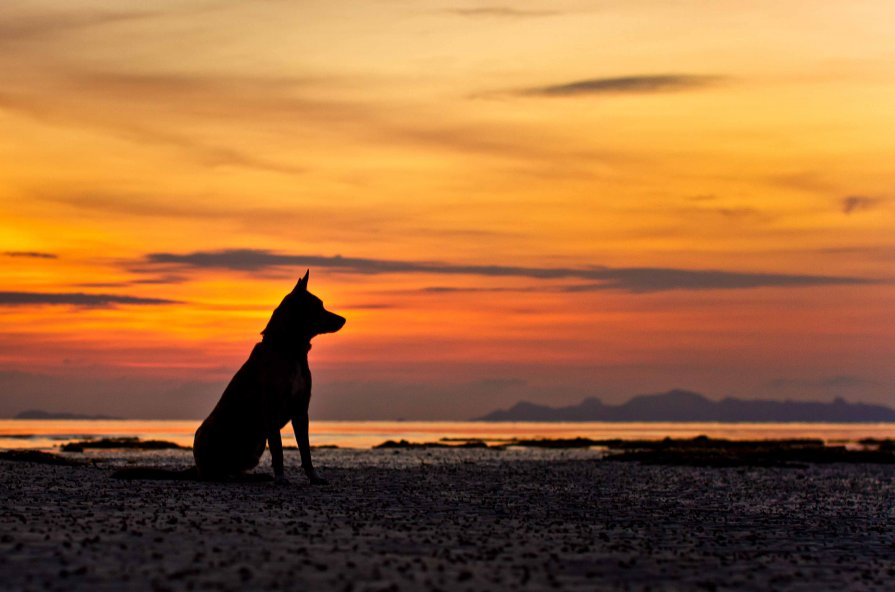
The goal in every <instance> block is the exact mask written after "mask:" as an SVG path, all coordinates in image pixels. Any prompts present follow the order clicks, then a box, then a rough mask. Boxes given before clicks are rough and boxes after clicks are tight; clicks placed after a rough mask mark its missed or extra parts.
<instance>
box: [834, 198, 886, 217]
mask: <svg viewBox="0 0 895 592" xmlns="http://www.w3.org/2000/svg"><path fill="white" fill-rule="evenodd" d="M881 201H882V200H881V199H880V198H878V197H867V196H866V195H847V196H845V197H843V198H842V199H841V200H840V202H839V204H840V208H841V209H842V213H843V214H845V215H849V214H853V213H855V212H861V211H865V210H872V209H873V208H875V207H876V206H878V205H879V203H880V202H881Z"/></svg>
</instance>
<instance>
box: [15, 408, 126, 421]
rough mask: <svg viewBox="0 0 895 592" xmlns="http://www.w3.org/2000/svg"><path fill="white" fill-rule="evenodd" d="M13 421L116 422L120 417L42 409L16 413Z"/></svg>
mask: <svg viewBox="0 0 895 592" xmlns="http://www.w3.org/2000/svg"><path fill="white" fill-rule="evenodd" d="M13 419H106V420H116V419H121V418H120V417H112V416H110V415H86V414H82V413H65V412H62V411H43V410H42V409H28V410H26V411H22V412H21V413H17V414H16V415H15V417H13Z"/></svg>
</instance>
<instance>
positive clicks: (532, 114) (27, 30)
mask: <svg viewBox="0 0 895 592" xmlns="http://www.w3.org/2000/svg"><path fill="white" fill-rule="evenodd" d="M893 18H895V7H893V5H892V3H891V2H888V1H874V2H869V1H867V2H865V1H855V2H847V3H846V2H838V1H826V0H815V1H811V2H807V1H806V2H785V3H780V2H771V1H755V2H741V1H736V2H734V1H732V0H731V1H725V0H720V1H718V0H715V1H709V0H703V1H682V2H674V3H668V2H656V1H655V0H643V1H640V0H628V1H625V2H621V1H618V2H614V1H612V2H561V1H560V2H514V3H512V4H510V3H507V4H499V3H494V4H488V3H480V2H479V3H477V2H450V1H447V2H435V1H420V2H401V1H383V2H342V1H327V2H313V1H312V2H288V1H285V0H284V1H271V2H248V1H213V0H204V1H198V0H197V1H182V0H179V1H177V2H174V1H170V2H154V3H151V4H148V5H146V6H145V7H131V6H130V5H125V4H123V3H120V2H111V1H106V2H99V1H95V2H94V1H89V2H88V1H84V2H71V1H67V0H66V1H62V0H58V1H48V0H41V1H34V0H28V1H16V0H13V1H11V2H5V3H4V7H3V10H2V12H0V71H2V72H3V73H4V74H3V79H4V80H3V84H2V86H0V229H2V232H0V272H2V277H3V287H2V292H0V318H2V323H3V330H2V333H0V415H10V414H14V413H16V412H18V411H21V410H22V409H25V408H30V407H42V408H46V409H52V410H60V411H88V412H97V413H100V412H106V413H110V414H118V415H124V416H139V417H201V416H203V415H204V414H205V413H206V412H207V411H208V409H210V407H211V406H212V405H213V403H214V401H215V400H216V398H217V396H218V394H219V393H220V391H221V389H222V388H223V386H224V385H225V384H226V381H227V380H228V379H229V377H230V376H231V375H232V373H233V372H234V371H235V370H236V368H238V366H239V364H240V363H241V362H242V360H243V359H244V358H245V357H246V356H247V355H248V352H249V350H250V348H251V345H252V344H253V343H254V342H255V341H256V340H257V339H258V332H259V331H260V329H261V328H263V326H264V324H265V322H266V320H267V317H268V316H269V314H270V311H271V310H272V308H273V307H274V306H275V305H276V304H277V303H278V302H279V300H280V299H281V298H282V296H283V294H285V292H287V291H288V290H289V289H291V287H292V285H293V284H294V281H295V279H296V278H297V277H298V275H299V274H300V273H303V272H304V270H305V269H306V268H308V267H310V268H311V286H310V287H311V289H312V291H314V292H315V293H317V294H318V295H320V296H321V297H323V298H324V300H326V302H327V303H328V305H329V307H330V308H331V309H332V310H334V311H336V312H339V313H340V314H343V315H345V316H346V317H348V324H347V325H346V327H345V329H344V330H343V331H342V332H341V333H339V334H338V335H333V336H325V337H321V338H320V339H319V340H318V341H317V342H316V344H315V349H314V351H313V352H312V368H313V370H314V372H315V400H314V402H313V408H312V411H313V413H314V415H315V416H316V417H319V418H351V419H362V418H371V419H393V418H396V417H406V418H408V419H426V418H444V419H462V418H467V417H471V416H475V415H480V414H483V413H485V412H487V411H490V410H491V409H494V408H496V407H500V406H506V405H509V404H511V403H513V402H515V401H517V400H519V399H528V400H532V401H536V402H540V403H547V404H557V405H558V404H569V403H573V402H576V401H578V400H580V399H581V398H583V397H585V396H599V397H601V398H603V399H604V400H605V401H607V402H618V401H621V400H624V399H627V398H628V397H629V396H631V395H633V394H637V393H643V392H652V391H659V390H665V389H668V388H671V387H686V388H691V389H695V390H699V391H702V392H704V393H706V394H708V395H709V396H713V397H721V396H726V395H736V396H742V397H768V398H783V397H791V398H801V399H821V400H828V399H831V398H832V397H834V396H843V397H845V398H847V399H850V400H864V401H873V402H881V403H886V404H892V405H895V390H893V386H895V368H893V365H892V363H891V361H892V359H893V355H895V314H893V312H892V310H893V303H895V287H893V284H892V279H893V278H892V271H891V270H892V264H893V261H895V233H893V230H895V198H893V194H892V187H893V180H895V179H893V177H895V174H893V172H892V165H891V163H892V162H893V161H895V111H893V109H891V105H893V104H895V74H893V73H895V37H893V36H892V35H891V23H892V22H893Z"/></svg>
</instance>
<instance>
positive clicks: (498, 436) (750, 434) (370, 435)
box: [0, 419, 895, 451]
mask: <svg viewBox="0 0 895 592" xmlns="http://www.w3.org/2000/svg"><path fill="white" fill-rule="evenodd" d="M199 423H200V420H176V421H175V420H138V419H133V420H24V419H4V420H0V449H11V448H31V449H38V450H47V451H52V450H54V449H58V448H59V447H60V446H62V445H63V444H65V443H67V442H71V441H74V440H82V439H87V438H108V437H137V438H140V439H143V440H149V439H152V440H168V441H171V442H175V443H177V444H180V445H183V446H191V445H192V443H193V433H194V432H195V430H196V428H197V427H198V425H199ZM699 435H705V436H709V437H712V438H728V439H732V440H747V439H750V440H751V439H784V438H820V439H822V440H824V441H826V442H828V443H852V442H857V441H858V440H861V439H863V438H895V423H848V424H842V423H656V422H519V423H503V422H469V421H460V422H452V421H313V420H312V421H311V444H312V445H314V446H324V445H326V446H338V447H341V448H371V447H373V446H375V445H377V444H381V443H382V442H384V441H386V440H402V439H403V440H408V441H410V442H432V441H437V440H441V439H443V438H447V439H473V438H477V439H482V440H485V441H491V442H499V441H506V440H508V439H513V438H520V439H522V438H525V439H529V438H574V437H578V436H580V437H585V438H594V439H609V438H621V439H628V440H631V439H661V438H665V437H666V436H670V437H672V438H691V437H695V436H699ZM283 444H284V445H286V446H294V445H295V438H294V436H293V434H292V430H291V429H290V428H289V427H287V428H286V429H284V430H283Z"/></svg>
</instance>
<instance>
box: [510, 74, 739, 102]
mask: <svg viewBox="0 0 895 592" xmlns="http://www.w3.org/2000/svg"><path fill="white" fill-rule="evenodd" d="M724 80H726V78H725V77H723V76H705V75H695V74H656V75H646V76H622V77H619V78H591V79H588V80H576V81H574V82H568V83H564V84H553V85H548V86H539V87H534V88H529V89H526V90H523V91H521V92H520V93H519V94H523V95H538V96H545V97H572V96H579V95H606V94H654V93H664V92H673V91H681V90H692V89H698V88H705V87H709V86H715V85H717V84H719V83H721V82H722V81H724Z"/></svg>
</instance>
